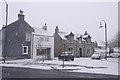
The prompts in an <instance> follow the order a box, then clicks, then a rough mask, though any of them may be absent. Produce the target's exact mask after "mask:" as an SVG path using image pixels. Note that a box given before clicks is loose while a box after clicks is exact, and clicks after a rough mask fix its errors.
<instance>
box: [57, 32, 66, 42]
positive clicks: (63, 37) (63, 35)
mask: <svg viewBox="0 0 120 80" xmlns="http://www.w3.org/2000/svg"><path fill="white" fill-rule="evenodd" d="M58 34H59V36H60V37H61V38H62V39H64V40H67V38H66V37H65V35H67V33H66V32H58Z"/></svg>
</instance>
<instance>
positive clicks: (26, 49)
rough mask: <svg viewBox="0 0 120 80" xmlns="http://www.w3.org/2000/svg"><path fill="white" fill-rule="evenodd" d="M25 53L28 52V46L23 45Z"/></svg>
mask: <svg viewBox="0 0 120 80" xmlns="http://www.w3.org/2000/svg"><path fill="white" fill-rule="evenodd" d="M23 54H28V46H23Z"/></svg>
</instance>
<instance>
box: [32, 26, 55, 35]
mask: <svg viewBox="0 0 120 80" xmlns="http://www.w3.org/2000/svg"><path fill="white" fill-rule="evenodd" d="M33 29H34V30H35V32H34V33H33V34H39V35H47V36H53V33H52V32H50V31H48V30H44V29H43V28H37V27H33Z"/></svg>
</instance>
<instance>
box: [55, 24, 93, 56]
mask: <svg viewBox="0 0 120 80" xmlns="http://www.w3.org/2000/svg"><path fill="white" fill-rule="evenodd" d="M64 51H71V52H72V53H73V54H74V56H75V57H90V56H91V55H92V54H93V53H94V42H92V40H91V36H90V35H89V34H88V32H87V31H85V33H84V34H83V35H80V34H74V33H73V32H70V33H66V32H61V31H59V28H58V26H56V28H55V33H54V55H55V57H57V56H59V55H60V54H61V53H62V52H64Z"/></svg>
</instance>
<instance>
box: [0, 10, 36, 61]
mask: <svg viewBox="0 0 120 80" xmlns="http://www.w3.org/2000/svg"><path fill="white" fill-rule="evenodd" d="M32 32H34V29H33V28H32V27H31V26H30V25H29V24H28V23H27V22H26V21H25V15H24V14H23V11H22V10H20V11H19V14H18V19H17V20H16V21H14V22H12V23H11V24H9V25H7V26H4V27H3V28H2V29H1V30H0V37H1V38H0V49H2V50H1V53H2V54H3V55H2V56H4V55H5V57H6V59H19V58H31V52H32V51H31V35H32ZM1 46H2V47H1Z"/></svg>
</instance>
